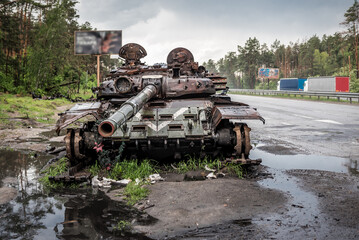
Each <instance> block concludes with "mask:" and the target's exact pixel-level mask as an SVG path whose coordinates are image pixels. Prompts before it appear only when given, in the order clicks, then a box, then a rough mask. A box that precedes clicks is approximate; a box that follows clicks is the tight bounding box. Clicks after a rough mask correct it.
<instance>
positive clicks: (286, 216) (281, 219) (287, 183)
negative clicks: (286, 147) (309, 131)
mask: <svg viewBox="0 0 359 240" xmlns="http://www.w3.org/2000/svg"><path fill="white" fill-rule="evenodd" d="M261 146H264V145H263V144H258V145H256V148H255V149H253V150H252V151H251V156H250V157H251V158H253V159H257V158H261V159H262V165H264V166H267V167H269V168H268V171H269V172H270V173H271V174H272V176H273V177H272V178H266V179H263V180H260V181H259V182H258V183H259V184H260V185H261V186H264V187H266V188H270V189H275V190H279V191H282V192H284V193H285V194H287V196H288V197H289V202H288V204H287V205H286V210H285V211H283V212H280V213H275V214H274V215H272V216H269V217H268V216H266V219H264V220H259V221H256V223H257V224H259V225H262V226H266V225H268V222H271V223H274V224H269V226H270V227H269V229H268V231H269V232H273V233H274V234H273V237H275V238H278V239H284V238H287V237H288V236H289V234H290V235H291V237H293V238H294V239H297V238H298V239H300V238H303V239H308V238H310V239H316V238H319V239H321V238H325V237H326V233H328V231H329V229H330V226H329V225H328V223H326V222H325V220H324V218H323V213H321V211H320V209H319V200H318V197H317V196H316V195H314V194H313V193H312V192H308V191H305V190H303V189H302V188H301V187H300V186H299V179H297V178H296V177H293V176H290V175H288V174H287V173H286V170H291V169H312V170H322V171H331V172H338V173H351V174H358V172H359V171H358V166H357V164H355V162H353V160H351V159H346V158H339V157H328V156H316V155H304V154H297V155H276V154H273V153H268V152H265V151H263V150H261V149H258V147H261Z"/></svg>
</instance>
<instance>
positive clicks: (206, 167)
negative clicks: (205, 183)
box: [204, 165, 216, 172]
mask: <svg viewBox="0 0 359 240" xmlns="http://www.w3.org/2000/svg"><path fill="white" fill-rule="evenodd" d="M204 169H205V170H207V171H209V172H215V171H216V170H215V169H212V168H209V167H208V166H207V165H206V166H204Z"/></svg>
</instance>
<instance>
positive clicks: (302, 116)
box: [293, 114, 313, 119]
mask: <svg viewBox="0 0 359 240" xmlns="http://www.w3.org/2000/svg"><path fill="white" fill-rule="evenodd" d="M293 115H294V116H296V117H301V118H306V119H313V118H312V117H308V116H304V115H298V114H293Z"/></svg>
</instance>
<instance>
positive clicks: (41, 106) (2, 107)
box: [0, 94, 70, 124]
mask: <svg viewBox="0 0 359 240" xmlns="http://www.w3.org/2000/svg"><path fill="white" fill-rule="evenodd" d="M0 102H1V103H4V104H0V123H1V124H7V123H8V122H9V121H8V120H9V118H11V117H22V118H29V119H32V120H35V121H37V122H41V123H55V118H54V117H55V114H54V113H55V109H56V107H55V106H60V105H65V104H70V102H69V101H68V100H65V99H55V100H35V99H33V98H32V97H30V96H24V97H18V96H16V95H11V94H2V95H1V96H0Z"/></svg>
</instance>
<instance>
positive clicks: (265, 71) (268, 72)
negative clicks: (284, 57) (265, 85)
mask: <svg viewBox="0 0 359 240" xmlns="http://www.w3.org/2000/svg"><path fill="white" fill-rule="evenodd" d="M258 78H266V79H279V69H278V68H258Z"/></svg>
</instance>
